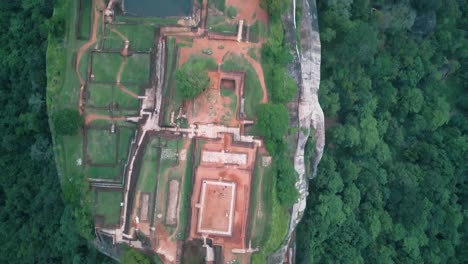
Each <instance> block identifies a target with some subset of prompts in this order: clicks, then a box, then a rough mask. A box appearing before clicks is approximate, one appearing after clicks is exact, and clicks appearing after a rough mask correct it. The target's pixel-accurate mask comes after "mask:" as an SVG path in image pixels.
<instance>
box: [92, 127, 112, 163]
mask: <svg viewBox="0 0 468 264" xmlns="http://www.w3.org/2000/svg"><path fill="white" fill-rule="evenodd" d="M87 139H88V145H87V153H88V155H89V157H90V159H91V162H92V163H106V164H114V163H115V158H116V156H117V146H116V144H117V134H116V133H114V134H112V133H110V130H107V129H106V130H104V129H88V131H87Z"/></svg>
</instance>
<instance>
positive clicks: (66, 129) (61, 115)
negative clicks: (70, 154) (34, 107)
mask: <svg viewBox="0 0 468 264" xmlns="http://www.w3.org/2000/svg"><path fill="white" fill-rule="evenodd" d="M83 122H84V120H83V117H82V116H81V115H80V113H79V112H78V110H76V109H71V108H66V109H62V110H60V111H58V112H56V113H54V114H53V115H52V123H53V125H54V129H55V133H56V134H57V135H59V136H63V135H73V134H75V133H76V132H77V131H78V129H79V128H80V127H81V126H83Z"/></svg>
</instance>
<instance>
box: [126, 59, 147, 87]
mask: <svg viewBox="0 0 468 264" xmlns="http://www.w3.org/2000/svg"><path fill="white" fill-rule="evenodd" d="M149 77H150V56H149V54H133V55H132V56H130V57H128V58H127V64H126V65H125V69H124V71H123V73H122V80H121V81H122V82H132V83H148V82H149Z"/></svg>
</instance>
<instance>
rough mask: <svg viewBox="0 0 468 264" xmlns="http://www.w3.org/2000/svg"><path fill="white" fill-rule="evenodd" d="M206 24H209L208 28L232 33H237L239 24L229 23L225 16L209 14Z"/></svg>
mask: <svg viewBox="0 0 468 264" xmlns="http://www.w3.org/2000/svg"><path fill="white" fill-rule="evenodd" d="M206 24H207V28H208V29H209V30H210V31H212V32H217V33H232V34H236V33H237V24H229V23H227V22H226V17H225V16H211V15H208V19H207V21H206Z"/></svg>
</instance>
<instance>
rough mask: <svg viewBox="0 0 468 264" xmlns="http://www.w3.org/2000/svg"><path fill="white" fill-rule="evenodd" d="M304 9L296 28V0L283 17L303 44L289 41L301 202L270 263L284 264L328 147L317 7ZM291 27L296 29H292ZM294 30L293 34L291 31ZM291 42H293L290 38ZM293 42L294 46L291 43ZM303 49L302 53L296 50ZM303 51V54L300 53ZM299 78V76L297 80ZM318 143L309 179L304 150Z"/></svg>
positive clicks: (303, 0)
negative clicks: (322, 104)
mask: <svg viewBox="0 0 468 264" xmlns="http://www.w3.org/2000/svg"><path fill="white" fill-rule="evenodd" d="M298 2H299V3H298V4H301V5H302V17H301V21H300V25H296V24H295V11H294V10H295V6H296V0H293V8H292V9H291V11H290V12H289V13H288V14H286V15H285V17H283V25H284V26H285V28H286V32H288V31H289V32H291V31H292V32H296V27H297V26H299V28H300V43H295V41H293V40H292V41H289V43H290V44H293V43H295V44H296V45H293V46H295V47H296V49H295V50H296V53H297V54H296V66H295V67H293V68H295V69H297V68H299V70H295V71H294V73H293V75H296V77H299V78H296V79H297V81H298V86H299V98H298V113H297V114H298V118H299V127H300V131H301V132H300V133H299V135H298V141H297V147H296V153H295V157H294V168H295V169H296V171H297V173H298V175H299V177H298V181H297V182H296V188H297V190H298V192H299V199H298V202H297V203H295V204H294V206H293V209H292V212H291V221H290V223H289V230H288V234H287V236H286V238H285V241H284V243H283V245H282V247H281V248H280V249H278V250H277V251H276V252H275V253H274V254H272V255H271V256H270V257H269V258H268V263H282V261H283V258H284V255H285V253H286V251H287V248H288V244H289V241H290V239H291V235H292V234H293V232H294V230H295V229H296V227H297V224H298V223H299V222H300V220H301V219H302V215H303V213H304V210H305V208H306V198H307V194H308V183H309V179H311V178H313V177H314V176H315V175H316V172H317V166H318V163H319V162H320V159H321V158H322V154H323V148H324V146H325V125H324V115H323V111H322V108H321V107H320V103H319V101H318V91H319V85H320V61H321V56H320V48H321V45H320V35H319V30H318V19H317V6H316V3H315V0H299V1H298ZM291 25H292V27H294V28H291ZM289 28H291V29H290V30H288V29H289ZM289 40H291V38H289ZM291 42H292V43H291ZM297 45H300V49H298V48H297ZM299 50H300V52H299ZM297 75H299V76H297ZM311 133H312V137H313V138H314V140H315V155H314V157H313V159H312V160H311V164H310V166H311V168H310V175H309V176H307V175H306V167H305V166H306V163H305V161H304V149H305V145H306V142H307V139H308V137H309V135H311Z"/></svg>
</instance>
